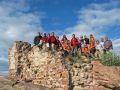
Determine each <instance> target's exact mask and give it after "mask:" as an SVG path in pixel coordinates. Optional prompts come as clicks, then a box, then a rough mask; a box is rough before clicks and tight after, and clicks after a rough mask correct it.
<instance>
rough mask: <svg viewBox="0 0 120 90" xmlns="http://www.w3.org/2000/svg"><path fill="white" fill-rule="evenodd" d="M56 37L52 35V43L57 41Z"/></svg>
mask: <svg viewBox="0 0 120 90" xmlns="http://www.w3.org/2000/svg"><path fill="white" fill-rule="evenodd" d="M56 41H57V40H56V37H55V36H50V43H54V44H55V43H56Z"/></svg>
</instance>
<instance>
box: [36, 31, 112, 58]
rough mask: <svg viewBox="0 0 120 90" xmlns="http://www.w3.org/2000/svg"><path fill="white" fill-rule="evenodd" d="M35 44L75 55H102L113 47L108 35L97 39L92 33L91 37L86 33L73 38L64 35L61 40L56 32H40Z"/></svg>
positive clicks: (44, 48)
mask: <svg viewBox="0 0 120 90" xmlns="http://www.w3.org/2000/svg"><path fill="white" fill-rule="evenodd" d="M34 44H35V45H37V46H38V47H40V48H42V49H43V50H51V51H52V52H55V51H57V50H62V51H63V56H68V55H72V56H73V57H76V56H78V55H84V56H89V57H100V56H101V55H102V54H103V53H106V52H108V51H111V50H112V49H113V45H112V41H111V40H109V39H108V37H103V38H101V40H96V38H95V37H94V36H93V35H92V34H91V35H90V36H89V37H87V36H86V35H85V36H80V38H77V37H76V36H75V34H73V35H72V39H71V40H69V39H68V38H67V36H66V35H63V37H62V39H61V40H60V39H59V36H56V35H55V33H54V32H52V33H51V34H46V33H44V34H43V35H42V34H41V33H40V32H38V35H37V36H36V37H35V38H34Z"/></svg>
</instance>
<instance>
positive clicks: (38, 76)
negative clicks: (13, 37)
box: [9, 42, 69, 90]
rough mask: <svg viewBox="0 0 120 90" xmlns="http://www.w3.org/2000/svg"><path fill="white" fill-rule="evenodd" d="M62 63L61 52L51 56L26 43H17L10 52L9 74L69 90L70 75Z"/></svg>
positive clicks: (35, 82) (58, 88)
mask: <svg viewBox="0 0 120 90" xmlns="http://www.w3.org/2000/svg"><path fill="white" fill-rule="evenodd" d="M62 61H64V60H63V58H62V57H61V52H56V53H55V54H51V52H45V51H43V50H40V49H39V48H38V47H37V46H33V47H31V45H30V44H28V43H26V42H15V43H14V44H13V47H12V48H11V49H10V50H9V73H10V75H11V76H16V74H17V77H19V78H20V79H21V80H24V81H32V82H33V83H34V84H38V85H42V86H45V87H49V88H54V89H55V90H68V89H69V73H68V70H67V69H66V68H65V66H64V65H63V63H62Z"/></svg>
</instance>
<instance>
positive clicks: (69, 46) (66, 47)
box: [64, 44, 72, 52]
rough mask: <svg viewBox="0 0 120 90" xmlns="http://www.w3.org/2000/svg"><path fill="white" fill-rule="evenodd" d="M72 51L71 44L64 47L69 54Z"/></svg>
mask: <svg viewBox="0 0 120 90" xmlns="http://www.w3.org/2000/svg"><path fill="white" fill-rule="evenodd" d="M71 49H72V47H71V45H70V44H65V45H64V50H65V51H68V52H69V51H70V50H71Z"/></svg>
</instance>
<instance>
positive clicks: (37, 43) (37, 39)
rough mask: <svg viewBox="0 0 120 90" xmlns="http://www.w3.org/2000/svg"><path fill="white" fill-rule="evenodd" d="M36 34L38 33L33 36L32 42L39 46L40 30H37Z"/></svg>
mask: <svg viewBox="0 0 120 90" xmlns="http://www.w3.org/2000/svg"><path fill="white" fill-rule="evenodd" d="M37 34H38V35H37V36H36V37H35V38H34V44H35V45H37V46H40V45H41V43H40V41H41V39H42V36H41V33H40V32H38V33H37Z"/></svg>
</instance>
